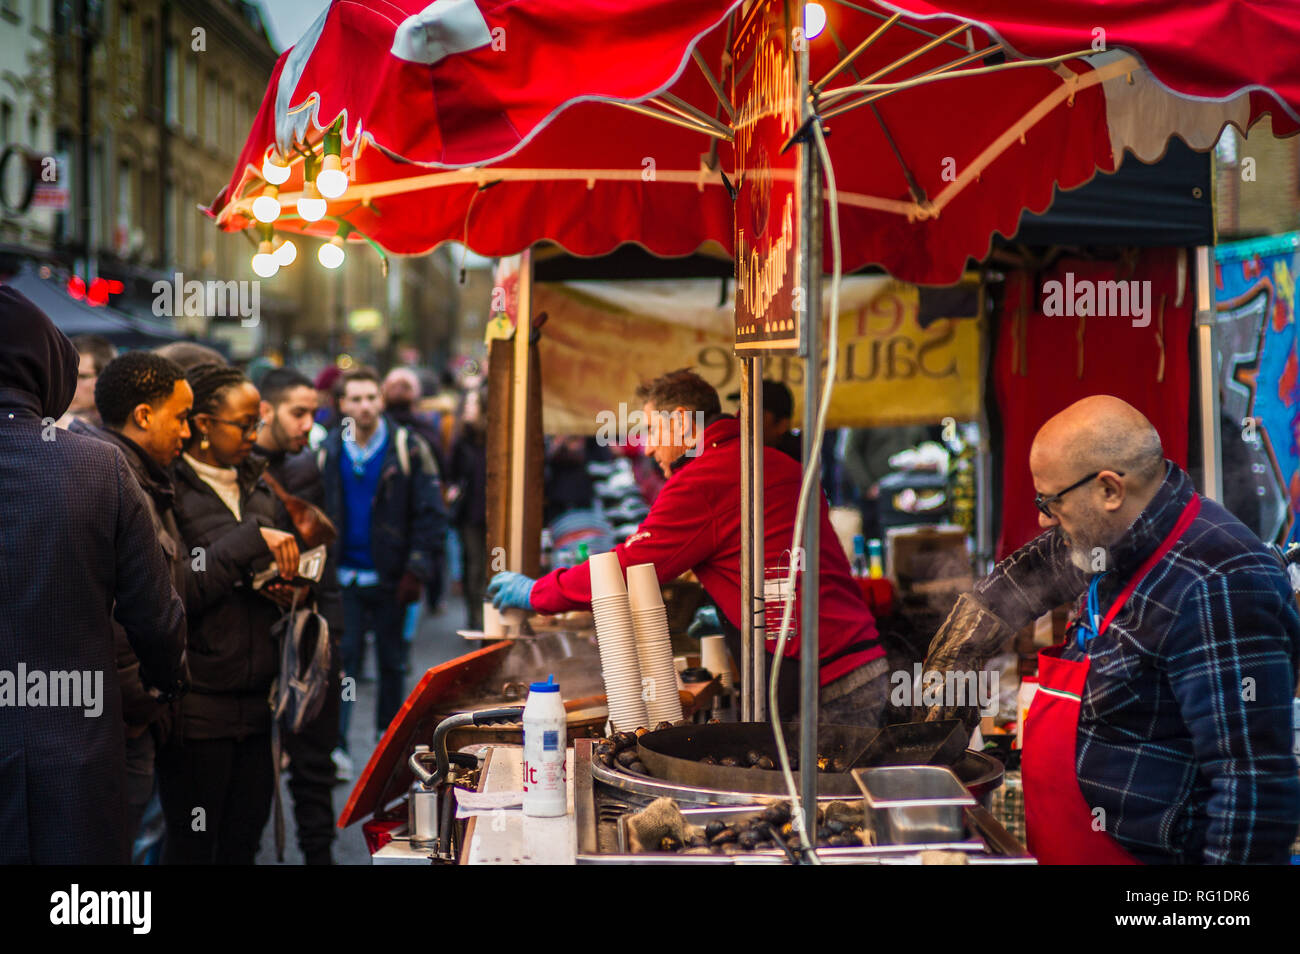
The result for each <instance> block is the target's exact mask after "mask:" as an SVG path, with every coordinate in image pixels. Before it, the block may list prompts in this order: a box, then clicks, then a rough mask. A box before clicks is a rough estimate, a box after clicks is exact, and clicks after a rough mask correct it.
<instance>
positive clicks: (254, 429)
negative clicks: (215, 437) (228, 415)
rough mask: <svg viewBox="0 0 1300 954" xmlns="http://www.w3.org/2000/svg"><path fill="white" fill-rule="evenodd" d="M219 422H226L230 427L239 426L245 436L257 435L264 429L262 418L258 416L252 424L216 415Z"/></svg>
mask: <svg viewBox="0 0 1300 954" xmlns="http://www.w3.org/2000/svg"><path fill="white" fill-rule="evenodd" d="M213 420H214V421H216V422H217V423H218V424H225V425H227V426H228V427H237V428H239V430H240V431H241V432H242V433H243V434H244V436H245V437H257V435H258V432H259V431H261V430H262V419H261V418H258V419H257V420H255V421H254V422H253V423H251V424H245V423H244V422H243V421H227V420H226V419H224V418H220V417H214V418H213Z"/></svg>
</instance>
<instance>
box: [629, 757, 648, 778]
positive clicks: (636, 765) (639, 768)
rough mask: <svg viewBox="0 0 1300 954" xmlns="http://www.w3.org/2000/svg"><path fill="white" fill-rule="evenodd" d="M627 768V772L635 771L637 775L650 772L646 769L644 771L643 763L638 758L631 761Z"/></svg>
mask: <svg viewBox="0 0 1300 954" xmlns="http://www.w3.org/2000/svg"><path fill="white" fill-rule="evenodd" d="M627 770H628V771H629V772H634V773H636V774H637V775H649V774H650V773H649V772H648V771H646V767H645V763H644V762H642V761H640V760H639V759H638V760H637V761H635V762H633V763H632V764H631V765H629V766H628V767H627Z"/></svg>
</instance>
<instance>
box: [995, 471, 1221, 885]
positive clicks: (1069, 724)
mask: <svg viewBox="0 0 1300 954" xmlns="http://www.w3.org/2000/svg"><path fill="white" fill-rule="evenodd" d="M1200 510H1201V498H1200V497H1199V496H1196V495H1193V496H1192V499H1191V500H1189V501H1188V502H1187V506H1186V507H1184V508H1183V512H1182V514H1181V515H1180V516H1179V518H1178V522H1177V523H1175V524H1174V527H1173V529H1172V530H1170V531H1169V534H1168V536H1166V537H1165V538H1164V540H1162V541H1161V542H1160V546H1158V547H1157V548H1156V550H1155V552H1154V553H1152V554H1151V556H1149V557H1147V559H1146V561H1145V562H1144V563H1143V564H1142V565H1141V566H1140V567H1138V571H1137V573H1135V574H1134V575H1133V578H1132V579H1130V580H1129V581H1128V584H1127V585H1126V586H1125V587H1124V589H1123V591H1122V592H1121V593H1120V594H1119V597H1118V598H1117V599H1116V600H1115V602H1114V604H1113V605H1112V606H1111V608H1110V609H1109V610H1108V611H1107V613H1106V616H1105V618H1104V619H1102V621H1101V623H1100V625H1096V621H1095V620H1094V621H1093V622H1094V625H1096V629H1097V635H1101V634H1102V633H1104V632H1105V631H1106V629H1107V627H1109V626H1110V623H1111V620H1113V619H1114V618H1115V616H1116V615H1117V614H1118V613H1119V611H1120V610H1121V609H1122V608H1123V606H1124V604H1125V603H1126V602H1128V599H1129V597H1130V596H1132V595H1133V591H1134V590H1136V589H1137V586H1138V583H1140V582H1141V581H1142V578H1143V577H1144V576H1146V575H1147V573H1148V572H1150V570H1151V568H1152V567H1154V566H1155V565H1156V564H1157V563H1158V562H1160V560H1161V559H1163V558H1164V556H1165V555H1166V554H1167V553H1168V552H1169V551H1170V550H1171V549H1173V546H1174V544H1175V543H1176V542H1177V541H1178V538H1179V537H1181V536H1182V535H1183V534H1184V533H1185V532H1187V528H1188V527H1189V526H1191V523H1192V521H1193V520H1195V519H1196V515H1197V514H1198V513H1200ZM1064 648H1065V644H1061V645H1059V646H1051V647H1049V648H1047V649H1044V650H1043V651H1042V652H1040V653H1039V654H1038V692H1037V693H1035V694H1034V701H1033V702H1032V703H1031V704H1030V706H1029V713H1028V715H1026V716H1025V738H1024V751H1023V754H1022V755H1021V761H1020V768H1021V775H1022V781H1023V784H1024V793H1025V833H1026V835H1027V840H1028V842H1029V845H1028V847H1029V852H1030V854H1032V855H1033V856H1034V857H1036V858H1037V859H1038V861H1039V863H1040V864H1045V865H1136V864H1141V862H1139V861H1138V860H1137V859H1135V858H1134V857H1133V856H1132V855H1130V854H1129V853H1128V852H1127V851H1125V850H1124V849H1123V848H1122V847H1120V844H1119V842H1117V841H1116V840H1115V839H1114V838H1112V837H1111V836H1110V834H1109V833H1108V832H1106V831H1104V830H1100V831H1099V830H1097V828H1099V827H1102V826H1100V825H1097V827H1094V825H1095V824H1097V823H1096V821H1095V819H1094V816H1093V812H1092V809H1091V808H1090V807H1089V805H1088V803H1087V802H1086V801H1085V800H1084V798H1083V792H1082V791H1081V790H1080V789H1079V779H1078V772H1077V769H1076V766H1077V764H1078V763H1077V762H1076V761H1075V756H1076V754H1077V746H1078V738H1079V709H1080V706H1081V702H1082V699H1083V690H1084V687H1085V686H1086V684H1087V682H1088V668H1089V663H1090V661H1089V659H1088V658H1086V657H1085V658H1084V659H1082V660H1080V661H1078V662H1075V661H1073V660H1068V659H1061V658H1060V655H1061V651H1062V650H1063V649H1064Z"/></svg>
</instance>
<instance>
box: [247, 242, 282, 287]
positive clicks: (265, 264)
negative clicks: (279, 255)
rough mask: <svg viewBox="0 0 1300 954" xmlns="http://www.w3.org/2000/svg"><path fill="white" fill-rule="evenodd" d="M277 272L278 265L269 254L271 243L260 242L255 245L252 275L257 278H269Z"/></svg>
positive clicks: (273, 256)
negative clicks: (255, 251)
mask: <svg viewBox="0 0 1300 954" xmlns="http://www.w3.org/2000/svg"><path fill="white" fill-rule="evenodd" d="M279 270H280V263H279V262H277V261H276V260H275V255H273V254H272V253H271V243H270V242H268V241H266V240H265V239H264V240H262V241H261V242H259V243H258V245H257V254H256V255H254V256H253V274H254V275H256V276H257V277H258V278H270V277H271V276H272V275H274V274H275V273H276V272H278V271H279Z"/></svg>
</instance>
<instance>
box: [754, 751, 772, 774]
mask: <svg viewBox="0 0 1300 954" xmlns="http://www.w3.org/2000/svg"><path fill="white" fill-rule="evenodd" d="M754 768H761V769H767V771H769V772H770V771H772V770H773V769H774V768H776V763H775V762H773V761H772V760H771V759H770V758H768V757H767V756H766V755H760V756H759V757H758V761H757V762H755V763H754Z"/></svg>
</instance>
